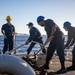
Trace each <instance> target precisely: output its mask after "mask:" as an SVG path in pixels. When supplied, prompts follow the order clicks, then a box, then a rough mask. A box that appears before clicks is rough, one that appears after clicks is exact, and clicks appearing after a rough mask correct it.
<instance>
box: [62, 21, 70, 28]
mask: <svg viewBox="0 0 75 75" xmlns="http://www.w3.org/2000/svg"><path fill="white" fill-rule="evenodd" d="M68 25H71V23H70V22H68V21H66V22H64V24H63V27H65V26H68Z"/></svg>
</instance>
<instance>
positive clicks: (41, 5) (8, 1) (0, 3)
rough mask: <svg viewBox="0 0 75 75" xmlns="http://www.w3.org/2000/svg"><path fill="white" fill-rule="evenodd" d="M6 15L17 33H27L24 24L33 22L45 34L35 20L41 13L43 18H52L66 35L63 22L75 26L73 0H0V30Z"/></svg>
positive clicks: (74, 0)
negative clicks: (10, 19) (10, 18)
mask: <svg viewBox="0 0 75 75" xmlns="http://www.w3.org/2000/svg"><path fill="white" fill-rule="evenodd" d="M8 15H10V16H11V17H12V21H11V23H12V24H13V25H14V26H15V30H16V32H17V33H23V34H29V29H28V27H27V26H26V24H28V23H29V22H33V24H34V26H35V27H37V28H38V29H39V30H40V32H41V34H46V32H45V30H44V28H43V27H40V26H39V25H38V24H37V21H36V20H37V17H38V16H40V15H42V16H44V17H45V20H46V19H52V20H54V22H55V23H56V24H57V25H58V26H59V27H60V29H61V30H62V31H63V33H64V34H65V35H66V34H67V32H66V31H65V30H64V29H63V23H64V22H65V21H69V22H71V24H72V26H75V0H0V31H1V27H2V25H3V24H5V23H6V16H8ZM0 33H1V32H0Z"/></svg>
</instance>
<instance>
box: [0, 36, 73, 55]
mask: <svg viewBox="0 0 75 75" xmlns="http://www.w3.org/2000/svg"><path fill="white" fill-rule="evenodd" d="M28 37H29V35H17V36H16V39H15V41H14V49H15V48H17V47H19V46H21V45H22V44H24V43H25V41H26V40H27V39H28ZM42 37H43V42H45V40H46V39H47V36H46V35H42ZM66 41H67V36H65V41H64V44H65V43H66ZM58 42H59V41H58ZM59 43H60V42H59ZM30 44H31V43H29V44H28V45H25V46H23V47H21V48H19V49H17V50H16V54H26V53H27V49H28V47H29V46H30ZM3 46H4V37H3V35H0V50H1V53H2V50H3ZM46 47H48V45H47V46H46ZM72 48H73V47H71V48H70V49H69V50H66V51H65V52H68V53H71V51H72ZM39 49H40V45H39V44H38V43H37V44H36V45H35V46H34V48H33V49H32V51H31V54H33V53H34V52H35V53H36V52H37V51H38V50H39ZM40 52H41V51H40ZM12 54H13V52H12Z"/></svg>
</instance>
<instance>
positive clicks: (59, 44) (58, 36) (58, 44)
mask: <svg viewBox="0 0 75 75" xmlns="http://www.w3.org/2000/svg"><path fill="white" fill-rule="evenodd" d="M54 25H56V24H55V23H54V21H53V20H51V19H47V20H45V26H44V27H45V31H46V33H47V36H48V38H49V37H50V36H51V32H52V27H53V26H54ZM55 50H57V54H58V56H59V59H60V63H61V65H62V67H64V61H65V57H64V35H63V33H62V32H61V30H60V28H59V27H58V26H57V25H56V31H55V33H54V38H53V39H52V41H51V42H50V44H49V47H48V49H47V56H46V64H47V63H49V61H50V60H51V58H52V56H53V54H54V52H55Z"/></svg>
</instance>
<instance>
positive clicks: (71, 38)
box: [63, 21, 75, 71]
mask: <svg viewBox="0 0 75 75" xmlns="http://www.w3.org/2000/svg"><path fill="white" fill-rule="evenodd" d="M63 28H64V29H65V30H66V31H68V40H67V43H66V44H65V49H69V48H70V46H73V45H74V44H75V27H73V26H71V23H70V22H69V21H66V22H64V24H63ZM67 70H68V71H70V70H75V45H74V47H73V50H72V65H71V66H70V67H67Z"/></svg>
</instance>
